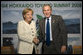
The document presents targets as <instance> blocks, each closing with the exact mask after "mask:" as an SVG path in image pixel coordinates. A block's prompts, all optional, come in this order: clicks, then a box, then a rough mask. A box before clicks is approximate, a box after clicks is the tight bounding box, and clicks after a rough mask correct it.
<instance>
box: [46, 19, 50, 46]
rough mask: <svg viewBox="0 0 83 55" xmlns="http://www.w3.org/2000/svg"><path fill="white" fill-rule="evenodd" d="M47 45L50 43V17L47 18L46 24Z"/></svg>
mask: <svg viewBox="0 0 83 55" xmlns="http://www.w3.org/2000/svg"><path fill="white" fill-rule="evenodd" d="M46 45H47V46H49V45H50V24H49V19H47V24H46Z"/></svg>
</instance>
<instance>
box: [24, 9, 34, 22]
mask: <svg viewBox="0 0 83 55" xmlns="http://www.w3.org/2000/svg"><path fill="white" fill-rule="evenodd" d="M24 17H25V20H26V21H28V22H31V20H32V18H33V16H32V11H29V12H27V13H26V14H25V15H24Z"/></svg>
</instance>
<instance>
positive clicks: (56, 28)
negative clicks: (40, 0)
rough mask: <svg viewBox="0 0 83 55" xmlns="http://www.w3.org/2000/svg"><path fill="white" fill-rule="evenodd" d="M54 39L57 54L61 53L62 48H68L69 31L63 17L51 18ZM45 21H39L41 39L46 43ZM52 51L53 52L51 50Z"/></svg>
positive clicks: (53, 16)
mask: <svg viewBox="0 0 83 55" xmlns="http://www.w3.org/2000/svg"><path fill="white" fill-rule="evenodd" d="M51 18H52V19H51V27H52V38H53V42H54V45H55V47H54V48H56V50H57V52H59V53H60V51H61V46H62V45H66V46H67V31H66V27H65V23H64V21H63V20H62V17H61V16H59V15H52V16H51ZM45 19H46V18H44V19H42V20H40V21H39V39H40V40H41V41H42V42H43V44H44V43H45ZM50 51H52V50H50Z"/></svg>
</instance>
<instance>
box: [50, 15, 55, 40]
mask: <svg viewBox="0 0 83 55" xmlns="http://www.w3.org/2000/svg"><path fill="white" fill-rule="evenodd" d="M54 24H55V17H54V16H53V15H52V16H51V28H52V38H53V40H54V39H55V38H54V37H53V35H54V34H53V32H54V30H55V27H54Z"/></svg>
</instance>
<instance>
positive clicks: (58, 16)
mask: <svg viewBox="0 0 83 55" xmlns="http://www.w3.org/2000/svg"><path fill="white" fill-rule="evenodd" d="M52 17H57V18H61V17H62V16H61V15H52Z"/></svg>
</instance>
